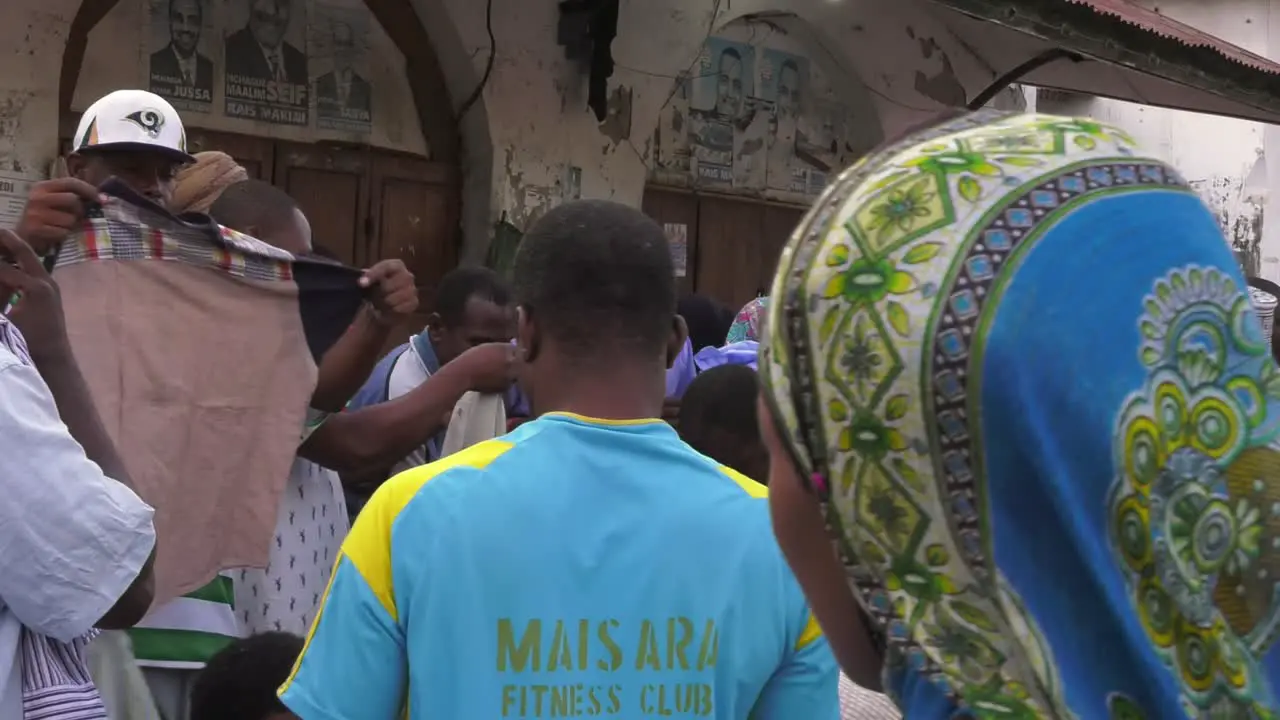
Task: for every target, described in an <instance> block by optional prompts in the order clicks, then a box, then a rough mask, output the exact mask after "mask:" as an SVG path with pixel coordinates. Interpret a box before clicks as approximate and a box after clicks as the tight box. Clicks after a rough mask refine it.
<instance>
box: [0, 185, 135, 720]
mask: <svg viewBox="0 0 1280 720" xmlns="http://www.w3.org/2000/svg"><path fill="white" fill-rule="evenodd" d="M77 187H78V186H77ZM78 189H79V190H81V191H83V192H84V193H86V194H88V195H89V197H90V198H92V196H93V195H94V194H95V191H94V190H93V188H92V187H90V186H87V185H86V186H84V187H83V188H78ZM86 199H88V198H86ZM0 298H6V299H8V301H7V302H4V303H3V310H4V313H5V315H7V316H8V317H0V487H2V488H3V492H4V496H5V497H4V502H3V503H0V717H2V718H20V717H23V716H24V714H25V713H27V712H31V711H33V710H34V709H35V708H36V707H40V708H42V709H43V710H44V712H45V713H46V714H44V715H42V717H50V718H61V717H76V718H103V719H104V720H105V718H106V711H105V710H104V709H102V701H101V699H100V698H99V697H98V695H97V691H96V689H95V688H94V687H93V684H92V681H90V680H89V679H88V669H87V666H86V664H85V659H84V647H85V642H86V637H87V636H88V635H89V633H91V631H92V630H93V628H95V627H97V628H107V629H112V628H126V627H130V626H132V625H133V624H134V623H136V622H137V621H138V620H139V619H141V618H142V616H143V615H144V614H145V613H146V611H147V608H148V607H149V606H150V605H151V598H152V592H153V579H152V574H151V564H152V561H153V559H154V557H155V528H154V527H153V525H152V515H153V511H152V509H151V508H150V507H149V506H148V505H147V504H146V503H144V502H143V501H142V500H140V499H139V498H138V496H137V495H135V494H134V493H133V491H132V490H130V489H129V487H128V485H127V484H128V482H129V477H128V473H127V472H125V469H124V466H123V464H122V463H121V462H120V458H119V456H118V454H117V452H116V449H115V446H114V445H113V444H112V442H111V439H110V438H109V437H108V436H107V434H106V431H105V430H104V429H103V427H102V423H101V420H100V419H99V417H98V413H97V410H96V409H95V408H94V405H93V401H92V400H91V399H90V397H89V392H88V389H87V387H86V386H85V382H84V378H83V377H82V376H81V374H80V369H79V366H78V365H77V364H76V359H75V357H74V356H73V355H72V353H71V346H70V342H69V341H68V340H67V336H66V330H65V327H64V325H63V320H62V309H61V306H60V304H59V302H58V292H57V288H56V286H55V285H54V284H53V281H52V280H51V279H50V278H49V275H48V273H47V272H45V269H44V267H43V266H42V264H41V262H40V260H39V259H38V258H37V257H36V255H35V253H34V252H33V251H32V250H31V248H30V247H29V246H28V245H27V244H26V243H24V242H23V241H22V240H20V239H18V237H17V236H16V235H14V234H13V233H11V232H8V231H0ZM10 318H12V320H13V322H10ZM19 327H21V329H22V330H23V331H25V333H26V335H25V338H24V334H23V332H20V331H19ZM24 706H25V707H24ZM27 716H28V717H29V716H30V715H27Z"/></svg>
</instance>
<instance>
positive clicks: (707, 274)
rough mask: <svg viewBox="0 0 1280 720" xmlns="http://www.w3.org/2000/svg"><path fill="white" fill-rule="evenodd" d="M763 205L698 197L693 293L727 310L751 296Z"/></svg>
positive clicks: (761, 235) (761, 239) (756, 272)
mask: <svg viewBox="0 0 1280 720" xmlns="http://www.w3.org/2000/svg"><path fill="white" fill-rule="evenodd" d="M764 210H765V206H764V205H761V204H759V203H750V202H743V201H740V200H730V199H728V198H720V197H702V198H699V202H698V253H697V256H696V257H697V268H696V274H695V277H694V283H695V287H696V289H697V291H698V292H699V293H702V294H704V295H709V296H711V297H713V298H715V299H716V300H719V301H720V302H722V303H724V304H726V305H728V306H729V307H731V308H739V307H742V306H743V305H745V304H746V303H747V302H748V301H750V300H751V298H753V297H755V295H756V289H757V288H758V286H759V284H760V283H759V277H760V265H761V261H760V256H761V255H762V254H763V253H764V252H765V251H766V250H765V239H764V216H765V212H764Z"/></svg>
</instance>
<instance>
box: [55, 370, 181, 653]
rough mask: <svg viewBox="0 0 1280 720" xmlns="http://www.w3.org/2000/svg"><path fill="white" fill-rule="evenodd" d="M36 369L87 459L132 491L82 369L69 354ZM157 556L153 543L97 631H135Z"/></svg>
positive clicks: (146, 604) (146, 602) (152, 592)
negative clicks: (90, 393)
mask: <svg viewBox="0 0 1280 720" xmlns="http://www.w3.org/2000/svg"><path fill="white" fill-rule="evenodd" d="M37 368H38V369H39V371H40V374H41V377H43V378H44V381H45V383H46V384H47V385H48V386H49V392H50V393H52V395H53V399H54V402H55V403H57V407H58V415H59V416H60V417H61V419H62V421H63V422H64V423H65V424H66V426H67V430H68V431H69V432H70V433H71V437H72V438H73V439H74V440H75V441H76V442H78V443H80V447H82V448H84V454H85V456H86V457H88V458H89V459H90V460H92V461H93V462H94V463H96V464H97V466H98V467H99V468H101V470H102V473H103V474H104V475H106V476H107V477H108V478H110V479H112V480H115V481H117V482H119V483H121V484H123V485H125V486H126V487H128V488H129V489H131V490H132V489H133V481H132V479H131V478H130V477H129V472H128V470H126V469H125V466H124V462H123V461H122V460H121V459H120V454H119V453H118V452H117V451H116V446H115V443H114V442H112V440H111V437H110V436H108V435H107V430H106V428H104V427H103V425H102V419H101V417H100V416H99V415H98V408H97V407H96V406H95V405H94V404H93V399H92V398H91V397H90V396H89V387H88V385H86V384H85V381H84V376H83V375H82V374H81V373H80V366H79V365H78V364H77V363H76V361H75V357H74V356H72V354H71V352H70V350H67V351H65V352H62V353H58V354H57V355H55V356H54V357H53V358H45V359H42V361H38V365H37ZM155 556H156V553H155V545H154V543H153V544H152V548H151V554H150V555H149V556H148V557H147V560H146V562H145V563H143V565H142V568H141V569H140V570H139V571H138V575H137V577H136V578H134V580H133V582H132V583H130V584H129V587H128V588H127V589H126V590H125V591H124V594H122V595H121V596H120V598H119V599H118V600H117V601H116V603H115V605H113V606H112V607H111V609H109V610H108V611H107V612H106V614H104V615H103V616H102V618H101V619H100V620H99V621H98V622H97V623H95V626H96V627H99V628H103V629H105V630H114V629H120V628H129V627H133V626H134V625H135V624H137V622H138V621H139V620H141V619H142V617H143V616H144V615H146V614H147V610H149V609H150V608H151V601H152V599H153V597H154V595H155V575H154V573H153V572H152V566H153V565H154V563H155Z"/></svg>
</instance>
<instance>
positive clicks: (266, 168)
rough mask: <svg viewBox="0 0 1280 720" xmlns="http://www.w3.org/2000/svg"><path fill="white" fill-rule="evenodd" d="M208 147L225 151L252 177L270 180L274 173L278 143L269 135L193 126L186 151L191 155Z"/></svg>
mask: <svg viewBox="0 0 1280 720" xmlns="http://www.w3.org/2000/svg"><path fill="white" fill-rule="evenodd" d="M206 150H218V151H220V152H224V153H226V154H228V155H230V156H231V157H233V158H235V161H236V162H238V163H240V166H241V167H243V168H244V169H245V172H247V173H249V177H251V178H256V179H258V180H266V181H267V182H271V178H272V177H274V175H275V143H273V142H272V141H271V140H269V139H267V138H260V137H253V136H251V135H238V134H236V133H224V132H216V131H214V130H201V129H199V128H192V129H190V130H188V131H187V151H188V152H190V153H191V154H192V155H194V154H196V153H198V152H204V151H206Z"/></svg>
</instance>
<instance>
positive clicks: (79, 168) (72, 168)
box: [67, 155, 88, 180]
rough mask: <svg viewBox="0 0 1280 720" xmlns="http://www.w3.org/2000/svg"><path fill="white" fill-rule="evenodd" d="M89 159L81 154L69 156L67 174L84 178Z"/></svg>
mask: <svg viewBox="0 0 1280 720" xmlns="http://www.w3.org/2000/svg"><path fill="white" fill-rule="evenodd" d="M87 165H88V161H87V160H86V159H85V158H84V157H83V156H80V155H68V156H67V175H68V176H70V177H73V178H76V179H77V180H84V172H85V167H86V166H87Z"/></svg>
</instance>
